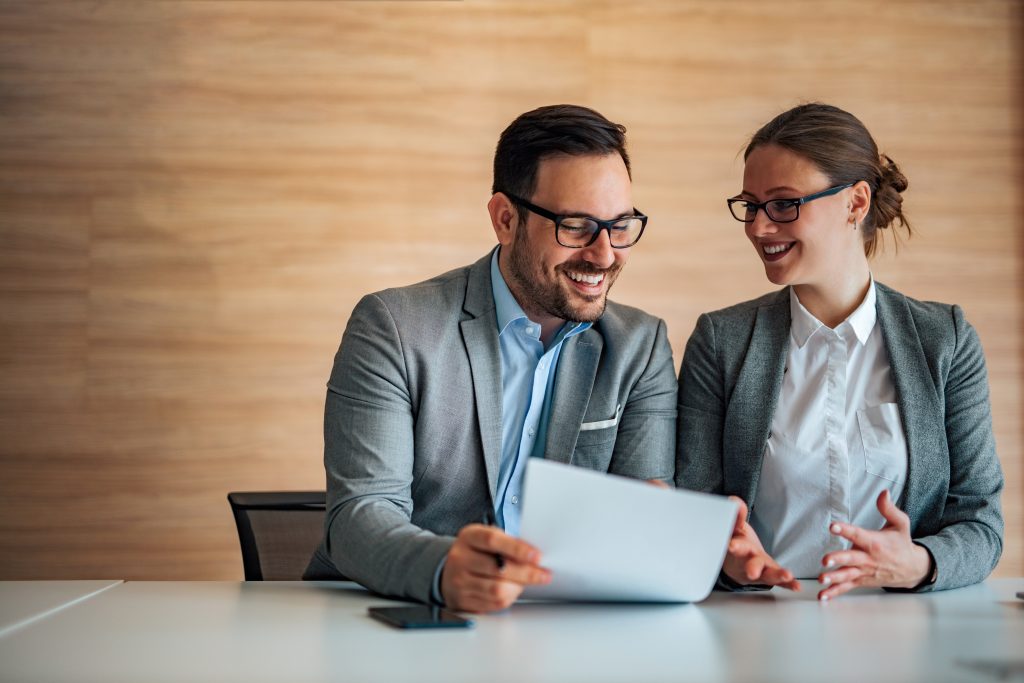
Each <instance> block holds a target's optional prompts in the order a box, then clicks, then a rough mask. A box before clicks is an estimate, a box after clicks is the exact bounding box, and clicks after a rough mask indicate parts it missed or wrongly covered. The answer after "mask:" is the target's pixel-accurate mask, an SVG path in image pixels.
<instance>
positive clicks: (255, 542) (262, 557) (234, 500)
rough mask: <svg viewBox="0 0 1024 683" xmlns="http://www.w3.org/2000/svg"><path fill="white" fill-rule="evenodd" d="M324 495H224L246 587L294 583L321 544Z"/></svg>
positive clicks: (278, 493) (291, 492)
mask: <svg viewBox="0 0 1024 683" xmlns="http://www.w3.org/2000/svg"><path fill="white" fill-rule="evenodd" d="M326 501H327V494H326V493H325V492H323V491H246V492H233V493H229V494H228V502H229V503H231V512H233V513H234V515H235V526H236V527H238V541H239V543H240V544H241V547H242V568H243V569H244V571H245V580H246V581H298V580H299V579H301V578H302V572H303V570H305V568H306V564H307V563H308V562H309V558H310V557H311V556H312V554H313V550H314V548H316V546H317V544H318V543H319V542H320V540H321V539H322V538H323V533H324V514H325V508H326V504H327V503H326Z"/></svg>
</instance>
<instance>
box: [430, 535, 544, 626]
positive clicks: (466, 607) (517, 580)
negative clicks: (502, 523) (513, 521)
mask: <svg viewBox="0 0 1024 683" xmlns="http://www.w3.org/2000/svg"><path fill="white" fill-rule="evenodd" d="M498 556H501V558H502V564H504V567H499V566H498V565H499V562H498ZM539 562H540V551H539V550H537V549H536V548H534V547H533V546H531V545H530V544H529V543H526V542H525V541H521V540H519V539H518V538H515V537H513V536H509V535H508V534H506V533H505V532H504V531H502V530H501V529H498V528H496V527H493V526H485V525H483V524H469V525H467V526H464V527H462V529H460V530H459V533H458V535H457V536H456V537H455V543H454V544H453V545H452V547H451V549H450V550H449V551H448V559H447V560H446V561H445V565H444V569H443V570H442V571H441V595H442V597H444V601H445V605H446V606H447V607H449V608H450V609H454V610H459V611H463V612H492V611H495V610H501V609H505V608H506V607H508V606H509V605H511V604H512V603H514V602H515V601H516V599H517V598H519V595H520V594H521V593H522V592H523V588H524V587H526V586H531V585H537V584H545V583H549V582H550V581H551V572H550V571H548V570H547V569H544V568H543V567H541V566H540V565H539Z"/></svg>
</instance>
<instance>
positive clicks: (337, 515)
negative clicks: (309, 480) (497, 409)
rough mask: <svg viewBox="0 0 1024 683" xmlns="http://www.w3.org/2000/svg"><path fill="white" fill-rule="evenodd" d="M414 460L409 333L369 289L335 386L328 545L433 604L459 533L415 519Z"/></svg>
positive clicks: (355, 567) (327, 460)
mask: <svg viewBox="0 0 1024 683" xmlns="http://www.w3.org/2000/svg"><path fill="white" fill-rule="evenodd" d="M413 459H414V446H413V402H412V399H411V396H410V392H409V378H408V376H407V368H406V364H405V359H404V356H403V349H402V340H401V337H400V335H399V333H398V328H397V327H396V325H395V322H394V320H393V318H392V317H391V313H390V312H389V310H388V308H387V306H386V305H385V303H384V302H383V301H382V300H381V298H380V297H379V296H378V295H375V294H371V295H368V296H366V297H364V298H363V299H362V300H361V301H360V302H359V303H358V304H357V305H356V308H355V310H354V311H353V312H352V316H351V318H350V319H349V322H348V326H347V328H346V330H345V334H344V337H343V338H342V342H341V347H340V348H339V350H338V353H337V355H336V356H335V360H334V369H333V370H332V372H331V378H330V381H329V382H328V384H327V402H326V408H325V411H324V468H325V470H326V473H327V514H326V518H325V521H324V524H325V534H324V535H325V548H326V550H327V553H328V555H329V556H330V559H331V562H332V563H333V564H334V565H335V567H336V568H337V569H338V570H339V571H340V572H341V573H342V574H344V575H345V576H347V577H349V578H351V579H353V580H355V581H358V582H359V583H361V584H363V585H364V586H366V587H367V588H369V589H371V590H374V591H377V592H379V593H381V594H384V595H390V596H396V597H403V598H412V599H414V600H419V601H421V602H430V601H431V588H432V583H433V579H434V576H435V574H436V572H437V569H438V567H439V566H440V565H441V562H443V560H444V558H445V557H447V553H448V549H449V548H450V547H451V544H452V542H453V540H454V539H452V538H450V537H441V536H437V535H435V534H433V533H430V532H428V531H425V530H423V529H421V528H419V527H417V526H415V525H413V524H412V523H411V522H410V519H411V516H412V481H413Z"/></svg>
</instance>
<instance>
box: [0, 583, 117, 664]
mask: <svg viewBox="0 0 1024 683" xmlns="http://www.w3.org/2000/svg"><path fill="white" fill-rule="evenodd" d="M119 583H121V581H0V638H2V637H3V636H5V635H8V634H10V633H13V632H14V631H15V630H17V629H20V628H23V627H25V626H28V625H29V624H31V623H32V622H34V621H36V620H38V619H43V618H45V617H47V616H50V615H51V614H56V613H57V612H58V611H60V610H62V609H64V608H66V607H68V606H70V605H74V604H76V603H77V602H78V601H80V600H87V599H89V598H91V597H93V596H94V595H98V594H99V593H102V592H103V591H105V590H107V589H108V588H112V587H113V586H116V585H117V584H119ZM2 672H3V670H2V665H0V673H2Z"/></svg>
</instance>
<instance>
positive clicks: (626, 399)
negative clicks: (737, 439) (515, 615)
mask: <svg viewBox="0 0 1024 683" xmlns="http://www.w3.org/2000/svg"><path fill="white" fill-rule="evenodd" d="M624 133H625V128H623V127H622V126H619V125H616V124H613V123H611V122H610V121H608V120H607V119H605V118H604V117H603V116H601V115H600V114H598V113H597V112H595V111H593V110H590V109H586V108H584V107H577V106H569V105H559V106H551V107H542V108H540V109H537V110H535V111H531V112H528V113H526V114H523V115H522V116H520V117H519V118H517V119H516V120H515V121H513V122H512V124H511V125H509V127H508V128H507V129H505V131H504V132H503V133H502V135H501V138H500V140H499V142H498V147H497V150H496V151H495V156H494V186H493V196H492V197H491V200H490V202H489V203H488V205H487V208H488V211H489V213H490V216H491V224H492V225H493V227H494V232H495V235H496V236H497V239H498V243H499V246H498V247H497V248H496V249H495V250H494V251H492V252H491V253H490V254H488V255H487V256H485V257H484V258H482V259H480V260H479V261H477V262H476V263H475V264H473V265H471V266H468V267H465V268H460V269H458V270H454V271H451V272H449V273H446V274H444V275H440V276H438V277H436V278H434V279H432V280H428V281H426V282H422V283H420V284H416V285H412V286H409V287H403V288H398V289H390V290H386V291H383V292H378V293H376V294H370V295H368V296H366V297H364V298H363V299H362V300H361V301H360V302H359V304H358V305H357V306H356V308H355V310H354V311H353V312H352V316H351V318H350V319H349V323H348V327H347V329H346V330H345V335H344V337H343V339H342V342H341V348H340V349H339V350H338V354H337V356H336V357H335V362H334V370H333V372H332V373H331V378H330V381H329V382H328V385H327V386H328V392H327V406H326V413H325V418H324V441H325V449H324V466H325V468H326V470H327V517H326V521H325V538H324V541H323V543H322V544H321V546H320V547H319V548H318V549H317V551H316V552H315V554H314V556H313V559H312V561H311V562H310V566H309V568H308V569H307V572H306V578H337V577H340V576H347V577H349V578H351V579H354V580H356V581H358V582H360V583H362V584H363V585H365V586H367V587H368V588H370V589H372V590H375V591H377V592H380V593H383V594H386V595H394V596H397V597H405V598H412V599H415V600H420V601H423V602H432V603H435V604H445V605H447V606H448V607H450V608H453V609H458V610H466V611H474V612H485V611H490V610H497V609H503V608H505V607H508V606H509V605H511V604H512V603H513V602H515V600H516V598H518V596H519V594H520V593H521V592H522V590H523V588H524V587H525V586H527V585H531V584H539V583H545V582H547V581H549V580H550V574H549V572H548V571H547V570H545V569H544V568H543V567H542V566H541V559H540V554H539V552H538V551H537V549H535V548H533V547H531V546H530V545H529V544H528V543H526V542H525V541H522V540H519V539H518V538H517V537H516V536H517V534H518V529H519V519H520V508H521V506H522V504H523V501H522V499H521V498H522V493H521V487H522V481H523V472H524V470H525V467H526V463H527V461H528V460H529V458H530V457H544V458H550V459H553V460H558V461H562V462H567V463H571V464H573V465H578V466H580V467H588V468H591V469H595V470H600V471H607V472H614V473H616V474H621V475H625V476H629V477H636V478H640V479H660V480H665V481H668V480H671V478H672V476H673V474H674V469H675V464H674V458H675V455H674V452H675V419H676V381H675V375H674V371H673V364H672V351H671V348H670V347H669V344H668V341H667V338H666V333H665V324H664V323H663V322H662V321H661V320H658V319H656V318H653V317H651V316H649V315H647V314H646V313H643V312H642V311H639V310H637V309H635V308H630V307H627V306H621V305H618V304H615V303H609V302H608V301H607V296H608V290H609V289H610V288H611V285H612V283H613V282H614V281H615V279H616V278H617V277H618V275H619V273H620V271H621V270H622V267H623V266H624V265H625V263H626V260H627V258H628V257H629V252H630V247H631V246H632V245H633V244H635V243H636V241H637V240H639V239H640V236H641V234H642V233H643V229H644V226H645V225H646V220H647V219H646V217H645V216H643V215H641V214H640V213H639V212H638V211H637V210H636V209H635V208H634V207H633V201H632V191H631V181H630V169H629V156H628V155H627V154H626V149H625V136H624ZM608 504H609V505H614V504H615V502H614V501H609V503H608ZM566 512H567V513H568V514H571V513H572V511H571V510H567V511H566ZM492 519H493V520H495V521H496V526H490V525H487V524H481V523H480V522H485V523H486V522H488V521H490V520H492Z"/></svg>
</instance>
